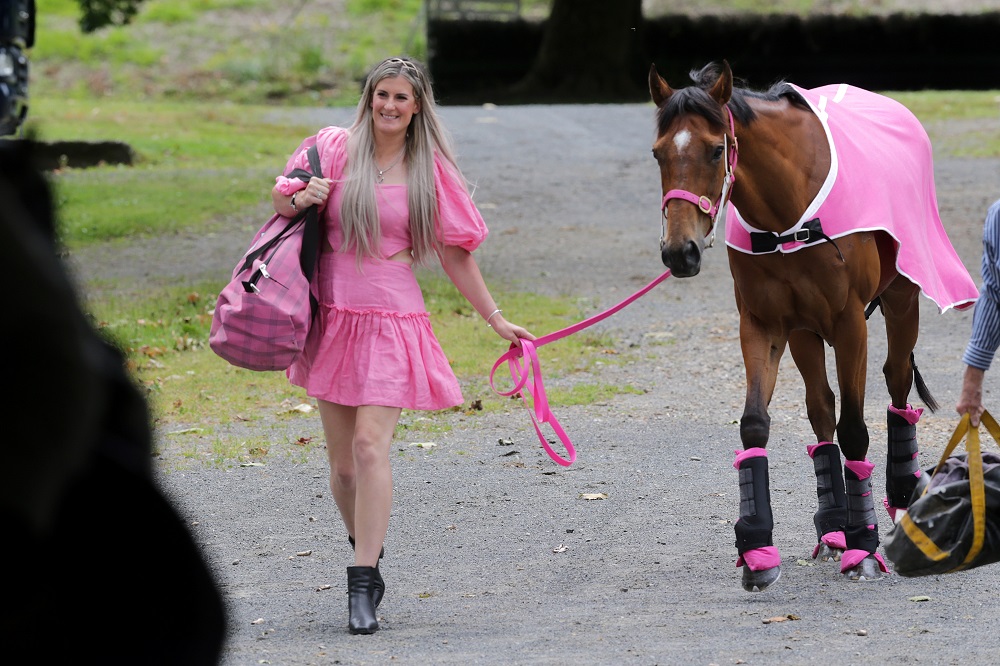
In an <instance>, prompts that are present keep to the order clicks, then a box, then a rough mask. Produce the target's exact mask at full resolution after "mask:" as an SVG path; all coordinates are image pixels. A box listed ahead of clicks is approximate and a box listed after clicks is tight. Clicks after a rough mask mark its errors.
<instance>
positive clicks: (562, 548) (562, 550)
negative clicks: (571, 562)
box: [552, 544, 569, 553]
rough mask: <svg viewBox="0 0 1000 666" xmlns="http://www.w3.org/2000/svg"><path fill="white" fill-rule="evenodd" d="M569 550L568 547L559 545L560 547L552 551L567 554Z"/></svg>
mask: <svg viewBox="0 0 1000 666" xmlns="http://www.w3.org/2000/svg"><path fill="white" fill-rule="evenodd" d="M567 550H569V547H568V546H564V545H563V544H559V545H558V546H556V547H555V548H553V549H552V552H553V553H565V552H566V551H567Z"/></svg>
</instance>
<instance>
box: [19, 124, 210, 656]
mask: <svg viewBox="0 0 1000 666" xmlns="http://www.w3.org/2000/svg"><path fill="white" fill-rule="evenodd" d="M57 246H58V243H57V234H56V226H55V211H54V208H53V203H52V197H51V193H50V191H49V187H48V183H47V181H46V179H45V177H44V176H43V175H42V173H41V171H40V170H39V169H38V166H37V163H36V162H35V159H34V144H33V143H32V142H30V141H6V142H0V247H2V248H3V254H4V258H5V261H4V264H5V270H6V271H8V273H7V275H8V276H9V278H10V279H11V280H12V282H11V283H9V284H8V286H9V287H11V288H10V289H8V290H7V297H8V302H7V304H6V307H4V308H3V315H2V317H3V325H2V327H0V329H2V333H0V336H2V338H0V340H2V345H3V349H5V350H6V352H7V355H8V359H9V362H10V363H12V367H11V368H10V372H9V373H8V374H7V375H6V376H7V377H8V378H9V379H10V380H11V382H10V384H8V391H7V395H8V396H10V397H9V398H8V399H7V400H6V401H5V405H6V408H5V411H4V415H5V418H4V435H5V437H4V439H3V442H4V444H3V446H4V455H3V461H4V464H3V465H2V466H0V470H2V471H0V511H2V514H0V520H2V523H3V524H4V525H5V526H6V529H8V532H7V533H6V534H7V535H8V536H7V537H6V538H5V539H4V542H5V543H6V544H7V545H6V546H5V547H4V548H3V566H2V568H0V570H2V571H3V572H4V574H5V582H4V586H3V587H4V593H3V605H2V607H3V610H2V615H0V636H2V642H3V645H4V646H5V649H6V650H7V651H8V653H9V654H22V655H24V656H23V657H22V658H23V659H24V660H25V661H27V662H30V663H33V664H47V663H58V664H63V663H76V662H79V663H95V664H143V665H159V664H163V665H164V666H166V665H177V666H180V665H184V666H198V665H211V664H217V663H219V661H220V658H221V653H222V649H223V645H224V640H225V632H226V615H225V609H224V606H223V602H222V598H221V595H220V594H219V591H218V589H217V587H216V584H215V581H214V579H213V577H212V575H211V572H210V571H209V569H208V567H207V565H206V562H205V561H204V560H203V558H202V555H201V552H200V551H199V549H198V547H197V545H196V543H195V541H194V540H193V538H192V536H191V535H190V533H189V532H188V530H187V527H186V526H185V524H184V523H183V522H182V520H181V518H180V515H179V514H178V512H177V511H175V509H174V508H173V507H172V506H171V504H170V502H169V501H168V500H167V499H166V497H165V496H164V495H163V494H162V492H161V491H160V489H159V488H158V487H157V484H156V481H155V478H154V475H153V467H152V428H151V424H150V416H149V412H148V408H147V405H146V402H145V399H144V397H143V395H142V394H141V393H140V391H139V389H138V387H137V386H136V385H135V384H134V383H133V381H132V379H131V378H130V376H129V375H128V374H127V372H126V370H125V368H124V365H123V356H122V354H121V353H120V352H119V351H118V350H117V349H116V348H115V347H113V346H112V345H110V344H108V343H107V342H106V341H105V340H104V339H103V338H102V337H101V336H100V334H99V333H98V332H97V331H96V330H95V329H94V328H93V327H92V326H91V325H90V323H89V321H88V319H87V317H86V315H85V314H84V312H83V310H82V307H81V305H80V301H79V300H78V297H77V293H76V291H75V288H74V286H73V284H72V282H71V279H70V277H69V274H68V271H67V270H66V268H65V267H64V266H63V265H62V264H61V261H60V259H59V258H58V253H57Z"/></svg>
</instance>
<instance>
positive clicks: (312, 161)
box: [299, 144, 323, 309]
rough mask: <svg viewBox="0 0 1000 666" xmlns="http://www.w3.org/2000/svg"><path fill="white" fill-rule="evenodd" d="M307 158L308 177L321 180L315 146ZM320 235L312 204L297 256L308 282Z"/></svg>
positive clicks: (317, 213) (315, 211) (311, 148)
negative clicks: (300, 248)
mask: <svg viewBox="0 0 1000 666" xmlns="http://www.w3.org/2000/svg"><path fill="white" fill-rule="evenodd" d="M308 157H309V167H310V168H311V169H312V174H310V175H309V177H310V178H311V177H312V176H313V175H315V176H317V177H318V178H322V177H323V168H322V167H321V166H320V163H319V150H318V149H317V148H316V144H313V145H311V146H309V152H308ZM303 180H305V182H307V183H308V182H309V178H305V179H303ZM321 235H322V234H321V225H320V221H319V210H318V209H317V208H316V205H315V204H313V205H312V206H309V208H307V209H306V224H305V228H304V229H303V230H302V253H301V254H300V255H299V265H300V266H302V274H303V275H305V276H306V278H307V279H309V280H310V281H311V280H312V276H313V272H314V271H315V270H316V258H317V256H318V254H319V243H320V236H321ZM315 305H316V303H313V307H314V309H315Z"/></svg>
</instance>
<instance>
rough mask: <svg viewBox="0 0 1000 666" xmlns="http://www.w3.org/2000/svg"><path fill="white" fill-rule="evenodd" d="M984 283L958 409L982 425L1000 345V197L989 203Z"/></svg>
mask: <svg viewBox="0 0 1000 666" xmlns="http://www.w3.org/2000/svg"><path fill="white" fill-rule="evenodd" d="M982 274H983V284H982V288H981V289H980V290H979V291H980V293H979V300H977V301H976V309H975V311H974V312H973V315H972V334H971V336H970V337H969V344H968V345H967V346H966V348H965V353H964V354H963V355H962V361H963V362H964V363H965V376H964V377H963V379H962V393H961V395H960V396H959V398H958V404H957V405H955V410H956V411H957V412H958V413H959V414H965V413H966V412H968V413H969V416H970V422H971V423H972V426H973V427H976V428H978V427H979V418H980V416H981V415H982V413H983V409H984V408H985V407H984V406H983V380H984V379H985V376H986V371H987V370H989V369H990V364H991V363H992V362H993V357H994V356H995V355H996V352H997V348H998V347H1000V199H998V200H997V201H995V202H994V203H993V205H991V206H990V208H989V210H988V211H987V213H986V224H985V226H984V227H983V263H982Z"/></svg>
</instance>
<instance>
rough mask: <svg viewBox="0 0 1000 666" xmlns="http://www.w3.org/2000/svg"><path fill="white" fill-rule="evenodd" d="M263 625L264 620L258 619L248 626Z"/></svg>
mask: <svg viewBox="0 0 1000 666" xmlns="http://www.w3.org/2000/svg"><path fill="white" fill-rule="evenodd" d="M263 623H264V618H262V617H259V618H257V619H256V620H254V621H253V622H251V623H250V624H263Z"/></svg>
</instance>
